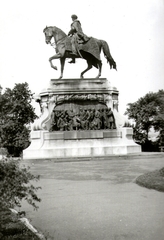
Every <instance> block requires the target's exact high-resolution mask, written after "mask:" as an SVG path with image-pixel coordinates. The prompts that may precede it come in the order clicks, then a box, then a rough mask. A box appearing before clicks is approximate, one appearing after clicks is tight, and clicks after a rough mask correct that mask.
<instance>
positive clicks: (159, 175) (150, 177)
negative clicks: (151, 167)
mask: <svg viewBox="0 0 164 240" xmlns="http://www.w3.org/2000/svg"><path fill="white" fill-rule="evenodd" d="M136 183H137V184H138V185H140V186H142V187H146V188H149V189H155V190H157V191H160V192H164V168H162V169H160V170H155V171H153V172H148V173H145V174H143V175H141V176H139V177H138V178H137V179H136Z"/></svg>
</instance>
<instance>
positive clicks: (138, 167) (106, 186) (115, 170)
mask: <svg viewBox="0 0 164 240" xmlns="http://www.w3.org/2000/svg"><path fill="white" fill-rule="evenodd" d="M23 163H24V164H25V165H29V166H30V167H31V171H32V173H35V174H40V175H41V180H40V181H39V183H38V185H40V186H42V190H41V191H39V192H38V193H39V197H41V198H42V202H41V203H40V205H39V207H40V208H39V210H38V211H37V212H33V211H32V209H31V208H30V207H29V206H27V205H26V204H24V209H25V210H26V211H27V217H28V218H30V219H31V220H32V224H33V226H34V227H36V228H37V229H38V230H40V231H41V232H42V233H43V234H49V239H54V240H124V239H128V240H142V239H143V240H154V239H156V240H163V239H164V204H163V202H164V193H161V192H157V191H155V190H149V189H146V188H142V187H140V186H138V185H137V184H135V182H134V181H135V178H136V177H138V176H139V175H141V174H143V173H146V172H148V171H153V170H155V169H160V168H162V167H164V154H163V153H159V154H150V153H149V154H145V153H144V154H140V155H139V156H138V157H137V155H135V156H131V158H129V157H128V158H125V156H122V157H121V156H120V157H119V156H118V157H117V158H113V160H112V158H111V159H110V160H106V159H104V160H103V159H102V160H99V161H98V159H97V160H90V161H87V160H85V161H78V162H75V161H73V162H71V161H70V162H54V161H53V160H52V161H49V160H42V161H35V160H33V161H24V162H23Z"/></svg>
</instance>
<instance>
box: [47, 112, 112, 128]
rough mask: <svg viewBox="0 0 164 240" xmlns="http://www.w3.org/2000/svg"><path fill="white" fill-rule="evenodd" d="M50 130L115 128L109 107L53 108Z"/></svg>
mask: <svg viewBox="0 0 164 240" xmlns="http://www.w3.org/2000/svg"><path fill="white" fill-rule="evenodd" d="M52 118H53V119H52V127H51V131H73V130H100V129H116V124H115V118H114V115H113V112H112V110H111V108H101V109H93V108H89V109H87V108H80V109H79V111H76V112H74V111H73V110H55V109H54V110H53V114H52Z"/></svg>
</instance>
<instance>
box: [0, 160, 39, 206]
mask: <svg viewBox="0 0 164 240" xmlns="http://www.w3.org/2000/svg"><path fill="white" fill-rule="evenodd" d="M38 180H39V176H34V175H32V174H31V173H30V171H29V168H25V167H22V168H21V167H20V160H19V159H18V160H13V159H10V158H4V159H2V160H1V161H0V208H14V207H21V201H22V200H23V199H24V200H26V201H27V202H28V203H29V204H30V205H32V206H33V207H34V209H37V208H38V207H37V206H36V204H35V202H40V201H41V200H40V198H38V197H37V195H36V191H37V190H38V189H39V188H40V187H34V186H33V185H32V184H31V183H30V182H31V181H38Z"/></svg>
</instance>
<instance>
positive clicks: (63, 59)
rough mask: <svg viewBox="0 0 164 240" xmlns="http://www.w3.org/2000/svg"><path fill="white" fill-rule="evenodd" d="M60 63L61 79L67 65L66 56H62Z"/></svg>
mask: <svg viewBox="0 0 164 240" xmlns="http://www.w3.org/2000/svg"><path fill="white" fill-rule="evenodd" d="M60 64H61V74H60V77H59V79H61V78H62V77H63V71H64V65H65V58H64V57H62V58H60Z"/></svg>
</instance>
